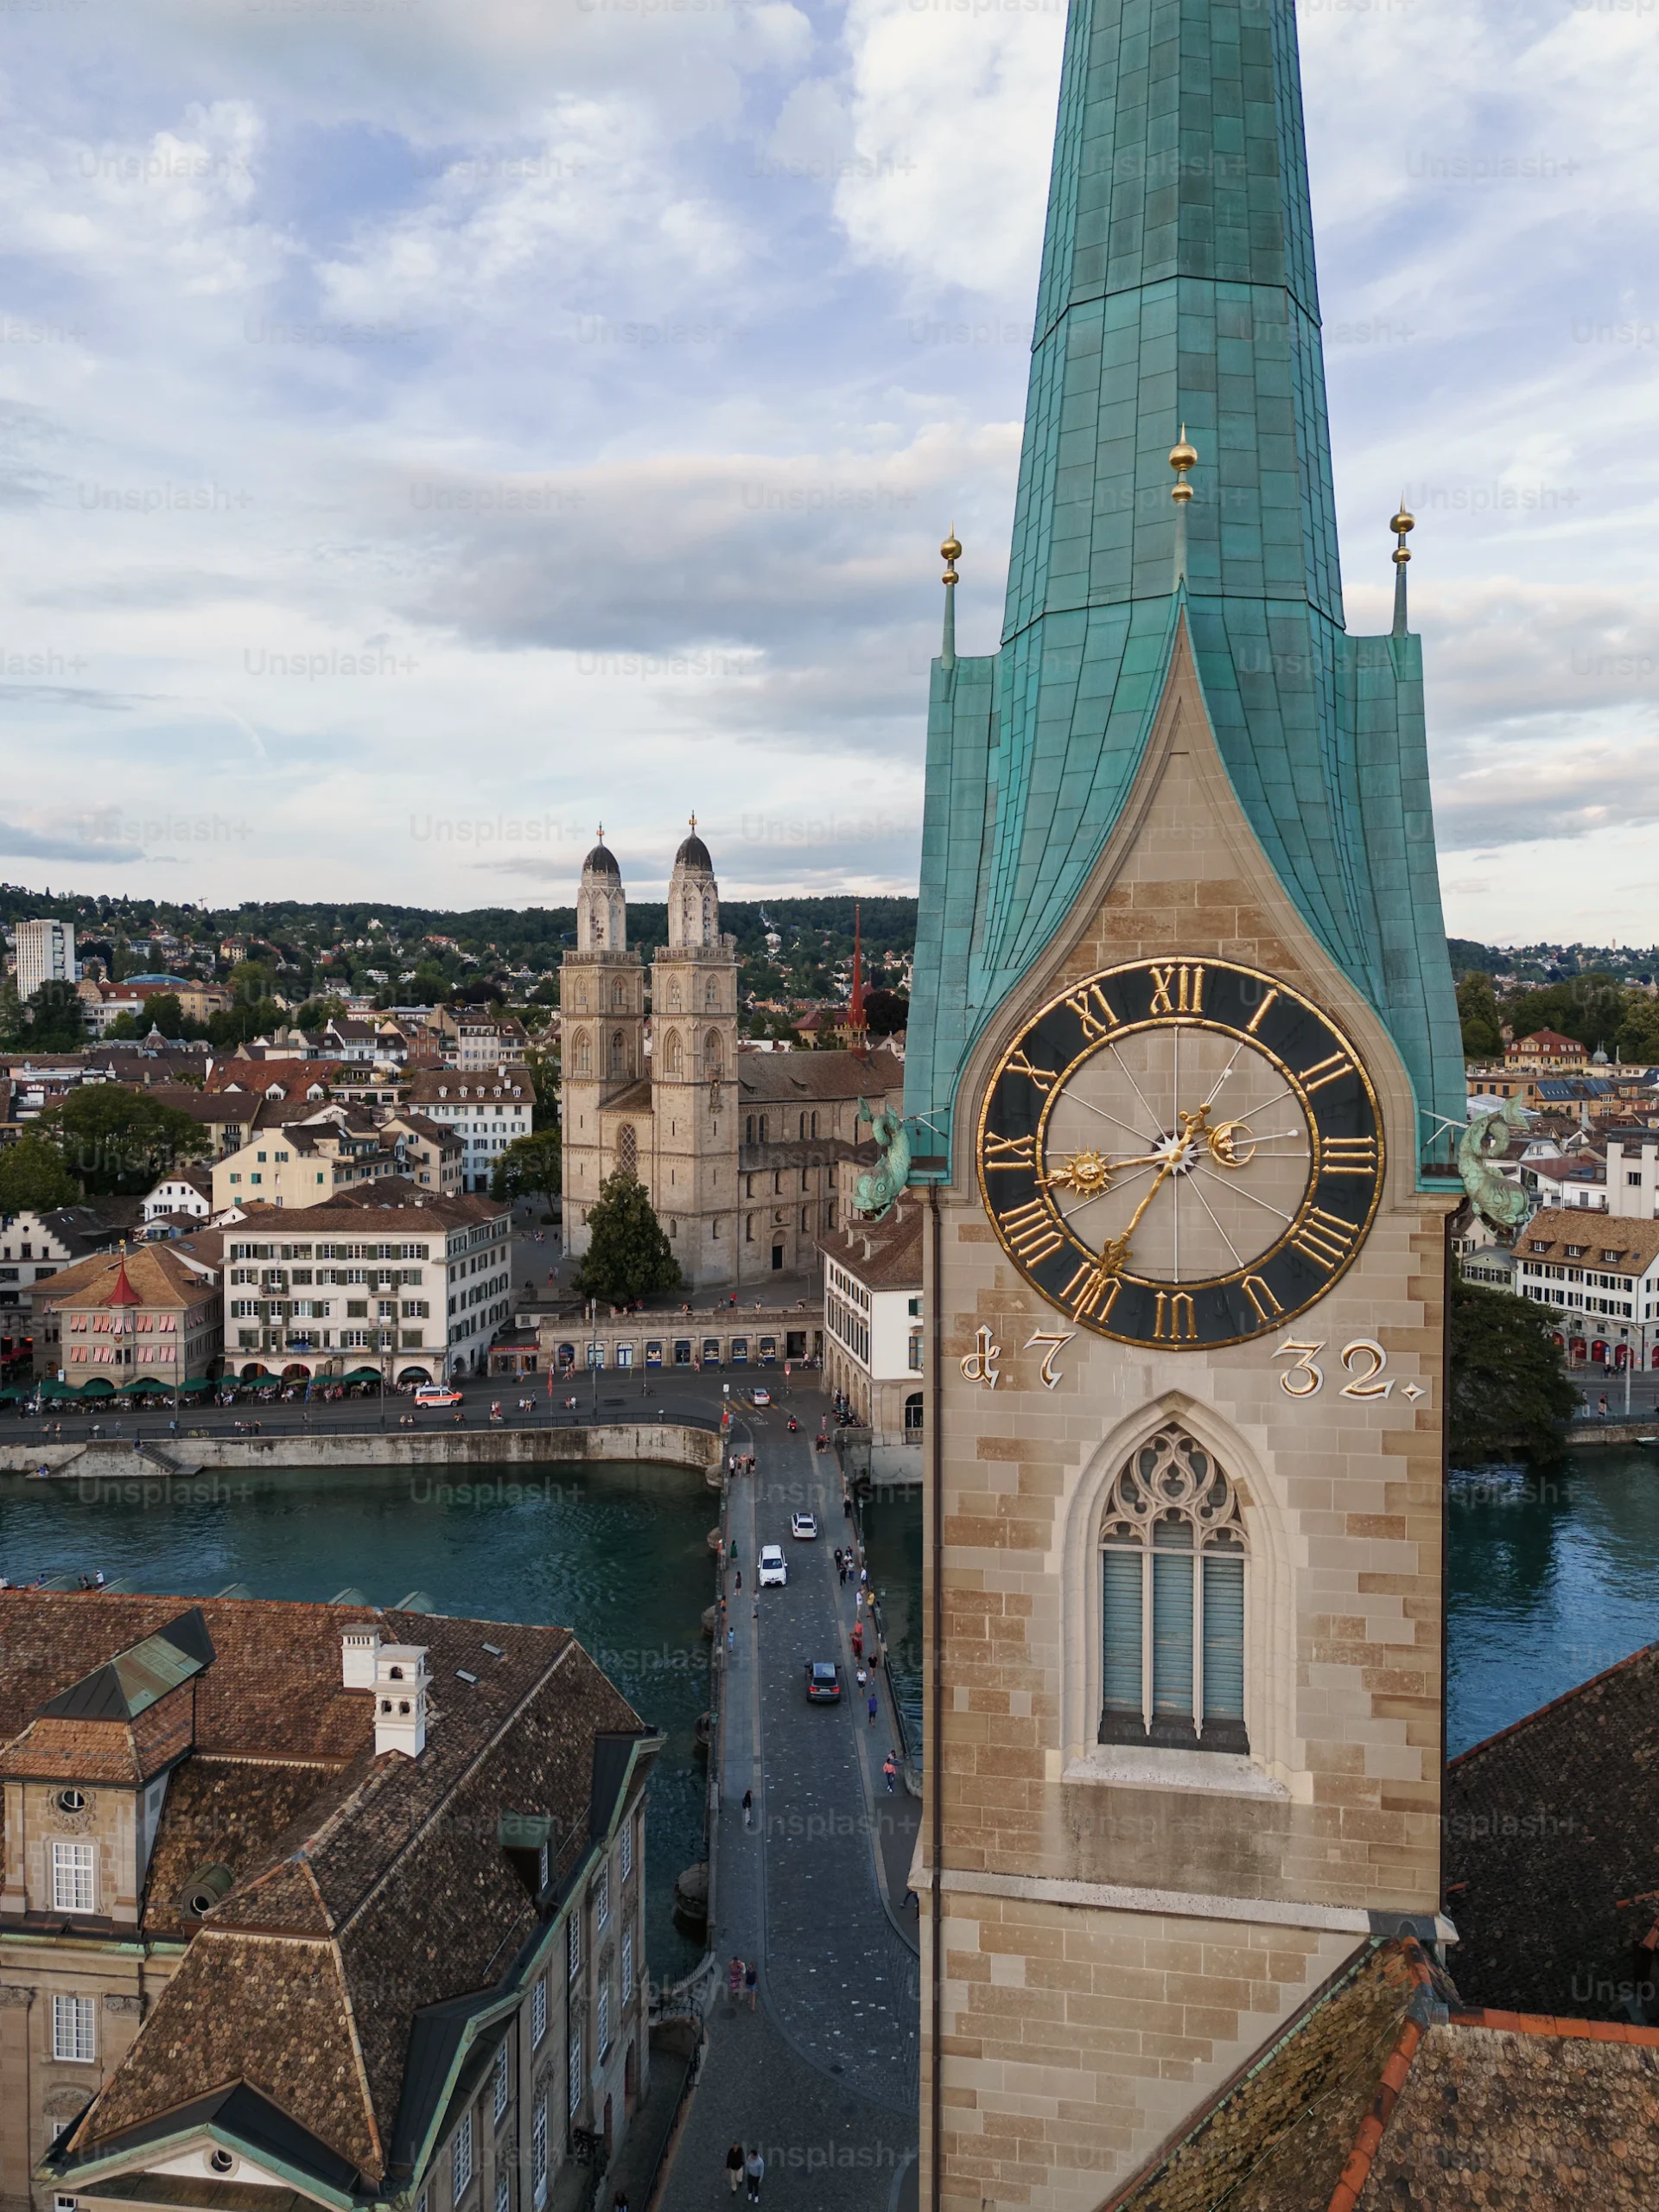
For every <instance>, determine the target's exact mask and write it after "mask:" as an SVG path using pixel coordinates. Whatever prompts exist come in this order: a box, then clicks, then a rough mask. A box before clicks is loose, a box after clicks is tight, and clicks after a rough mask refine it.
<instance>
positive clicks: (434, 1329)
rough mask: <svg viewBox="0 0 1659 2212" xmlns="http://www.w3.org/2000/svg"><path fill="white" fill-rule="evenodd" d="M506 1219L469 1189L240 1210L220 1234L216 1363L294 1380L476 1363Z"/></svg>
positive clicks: (508, 1305) (502, 1270)
mask: <svg viewBox="0 0 1659 2212" xmlns="http://www.w3.org/2000/svg"><path fill="white" fill-rule="evenodd" d="M511 1231H512V1224H511V1220H510V1217H509V1216H508V1215H507V1213H506V1211H505V1209H503V1208H501V1207H499V1206H497V1205H493V1203H492V1201H490V1200H489V1199H487V1198H426V1197H424V1196H418V1197H414V1198H410V1199H409V1200H408V1201H407V1202H405V1203H401V1204H398V1205H378V1204H375V1203H372V1201H366V1200H365V1203H363V1204H360V1205H319V1206H310V1207H308V1208H307V1209H306V1210H305V1211H304V1213H303V1215H302V1216H296V1217H286V1216H279V1215H278V1214H277V1211H276V1210H275V1209H274V1208H272V1209H271V1210H270V1211H269V1212H267V1211H266V1210H265V1209H264V1208H263V1207H261V1208H257V1209H254V1210H251V1211H249V1212H248V1214H247V1215H246V1216H245V1218H244V1219H243V1220H242V1221H240V1222H239V1223H238V1224H236V1225H235V1227H234V1228H233V1229H232V1232H231V1234H230V1236H229V1237H228V1238H227V1240H226V1255H225V1256H226V1268H225V1300H226V1305H225V1364H226V1368H227V1370H231V1371H232V1372H234V1373H236V1374H238V1375H242V1376H247V1375H249V1374H250V1373H253V1374H257V1373H259V1372H262V1371H263V1372H264V1373H265V1374H268V1375H272V1376H279V1377H281V1378H283V1380H287V1381H295V1382H304V1381H307V1380H308V1379H314V1380H327V1379H329V1378H331V1377H332V1378H334V1379H336V1380H337V1379H338V1378H339V1377H340V1376H345V1375H350V1374H353V1373H354V1372H359V1371H361V1370H364V1369H373V1370H376V1371H377V1372H378V1374H379V1375H380V1376H382V1378H383V1379H384V1380H385V1381H387V1382H391V1383H410V1382H415V1383H418V1382H429V1383H436V1382H441V1381H442V1380H443V1379H444V1378H445V1377H447V1376H452V1375H461V1374H470V1373H472V1372H474V1371H477V1372H480V1373H482V1372H485V1371H486V1370H487V1368H488V1365H489V1347H490V1339H491V1338H492V1337H493V1335H494V1334H495V1332H496V1330H497V1329H498V1328H499V1327H500V1326H501V1325H502V1323H503V1322H505V1321H506V1320H507V1319H509V1318H510V1317H511V1313H512V1236H511Z"/></svg>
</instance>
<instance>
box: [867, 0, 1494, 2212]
mask: <svg viewBox="0 0 1659 2212" xmlns="http://www.w3.org/2000/svg"><path fill="white" fill-rule="evenodd" d="M1379 120H1381V118H1379ZM1172 464H1173V479H1172ZM1172 491H1173V494H1174V496H1173V497H1172ZM1409 527H1410V518H1409V517H1408V516H1405V515H1401V516H1398V517H1396V518H1395V531H1396V536H1397V539H1398V543H1397V546H1396V558H1395V575H1396V579H1397V589H1396V597H1395V620H1394V624H1393V627H1392V630H1391V631H1390V632H1389V633H1388V634H1384V635H1382V636H1376V637H1370V638H1361V637H1356V636H1353V635H1351V634H1350V633H1349V632H1348V630H1347V628H1346V626H1345V623H1344V613H1343V605H1342V587H1341V580H1340V575H1339V570H1338V556H1337V540H1336V527H1335V518H1334V507H1333V498H1332V473H1331V458H1330V445H1329V438H1328V434H1327V428H1326V420H1325V379H1324V368H1323V361H1322V357H1321V350H1320V337H1319V301H1318V294H1317V288H1316V284H1315V278H1314V265H1313V232H1312V220H1311V213H1310V204H1309V194H1308V185H1307V175H1306V155H1305V147H1304V137H1303V125H1302V114H1301V104H1300V80H1299V65H1298V57H1297V50H1296V32H1295V13H1294V0H1071V16H1070V22H1069V26H1068V30H1067V37H1066V47H1065V67H1064V75H1063V79H1062V85H1061V92H1060V102H1059V118H1058V133H1057V139H1056V146H1055V156H1054V168H1053V175H1052V186H1051V191H1050V198H1049V207H1048V221H1047V231H1046V239H1045V245H1044V252H1043V265H1042V273H1041V280H1040V285H1039V296H1038V307H1037V315H1036V328H1035V337H1034V344H1033V362H1032V372H1031V385H1030V397H1029V401H1028V405H1027V417H1026V428H1025V442H1024V448H1023V451H1022V454H1021V460H1020V478H1019V489H1018V499H1017V507H1016V513H1015V521H1014V542H1013V547H1012V553H1011V559H1010V563H1009V572H1008V582H1007V604H1006V611H1005V614H1004V620H1003V627H1002V636H1001V645H1000V647H999V649H998V651H997V652H995V653H991V654H988V655H983V656H971V657H970V656H958V655H957V652H956V651H955V645H954V616H953V613H951V612H950V607H951V602H952V601H953V599H954V595H955V591H956V588H957V586H956V576H955V569H954V556H956V555H957V553H959V551H960V548H959V547H957V545H956V544H955V543H954V541H952V542H950V543H948V544H947V546H946V548H945V552H946V556H947V559H950V560H951V562H952V566H951V567H950V569H947V572H946V582H945V590H946V607H947V617H946V628H945V644H944V652H942V654H941V656H940V658H938V660H937V661H936V662H935V664H934V666H933V671H932V678H931V698H930V704H929V718H928V753H927V784H926V801H925V824H924V835H923V861H922V892H921V911H920V918H919V922H918V941H917V947H916V960H915V974H916V988H915V990H914V993H913V995H912V1008H911V1018H910V1028H909V1039H908V1052H907V1057H906V1091H905V1109H906V1118H907V1120H908V1122H909V1125H910V1128H911V1132H912V1143H913V1147H914V1152H915V1155H916V1157H915V1163H914V1167H913V1169H912V1184H915V1185H920V1186H921V1188H922V1191H923V1194H924V1202H925V1205H926V1206H927V1208H928V1213H929V1219H928V1222H927V1226H926V1234H925V1240H924V1243H925V1254H926V1277H925V1298H924V1307H925V1312H926V1313H927V1314H928V1315H929V1317H930V1321H931V1347H930V1357H931V1360H932V1363H933V1364H932V1371H931V1375H930V1377H929V1380H930V1385H931V1388H930V1392H929V1397H928V1414H927V1420H928V1428H927V1438H926V1444H925V1453H926V1458H927V1465H928V1474H927V1481H928V1491H927V1502H926V1514H927V1519H926V1546H925V1553H926V1573H927V1596H926V1605H925V1618H926V1622H927V1638H928V1650H927V1681H928V1690H927V1699H928V1702H927V1711H926V1726H927V1774H926V1799H925V1808H924V1815H923V1824H922V1841H921V1848H920V1852H919V1853H918V1866H917V1871H916V1876H915V1879H916V1884H917V1887H918V1891H919V1893H920V1895H921V1897H922V1913H921V1925H922V1942H923V1961H922V1964H923V1995H922V2014H923V2018H922V2032H923V2051H924V2061H923V2079H922V2115H921V2118H922V2126H921V2138H922V2158H923V2171H922V2201H923V2202H924V2203H931V2204H933V2205H935V2206H936V2207H950V2208H958V2209H959V2212H967V2208H970V2207H971V2208H972V2212H981V2209H982V2208H983V2207H985V2206H989V2205H997V2206H1001V2205H1010V2204H1014V2203H1019V2204H1025V2205H1030V2206H1040V2207H1048V2208H1055V2212H1061V2208H1064V2212H1094V2208H1097V2207H1100V2206H1102V2205H1106V2204H1111V2203H1114V2202H1117V2201H1119V2199H1120V2197H1122V2198H1123V2201H1125V2202H1130V2201H1132V2202H1134V2203H1135V2204H1136V2205H1140V2204H1141V2203H1143V2202H1145V2203H1147V2204H1151V2203H1154V2202H1156V2203H1165V2202H1170V2203H1173V2202H1187V2201H1188V2199H1187V2198H1186V2197H1185V2196H1180V2195H1179V2193H1177V2194H1173V2195H1168V2196H1166V2195H1165V2194H1164V2193H1163V2191H1162V2188H1161V2185H1160V2183H1154V2182H1152V2181H1149V2180H1148V2179H1147V2177H1148V2175H1149V2174H1150V2173H1151V2172H1152V2171H1153V2170H1154V2168H1156V2167H1157V2166H1158V2164H1159V2162H1160V2158H1162V2157H1164V2156H1165V2155H1166V2154H1170V2153H1172V2152H1173V2149H1174V2146H1179V2145H1181V2144H1182V2143H1183V2142H1184V2141H1187V2140H1189V2139H1191V2137H1192V2131H1193V2130H1194V2129H1196V2128H1201V2127H1203V2126H1206V2125H1208V2124H1209V2120H1210V2118H1211V2115H1212V2114H1213V2112H1214V2110H1215V2107H1216V2101H1217V2099H1218V2098H1220V2097H1221V2096H1222V2095H1223V2094H1224V2092H1225V2091H1226V2089H1227V2088H1228V2085H1229V2084H1230V2083H1232V2082H1235V2081H1236V2080H1238V2079H1243V2078H1247V2077H1249V2075H1250V2073H1251V2069H1253V2068H1254V2067H1255V2066H1256V2064H1257V2063H1258V2062H1259V2061H1261V2060H1262V2059H1263V2057H1264V2056H1265V2054H1267V2053H1268V2052H1270V2051H1271V2050H1273V2049H1274V2046H1275V2044H1277V2042H1278V2041H1279V2039H1280V2038H1281V2036H1283V2035H1284V2034H1285V2033H1286V2031H1287V2029H1288V2027H1289V2026H1290V2025H1291V2024H1293V2023H1294V2021H1295V2020H1296V2019H1297V2018H1299V2017H1300V2016H1301V2015H1302V2014H1303V2013H1304V2012H1306V2008H1307V2007H1308V2006H1309V2005H1312V2004H1313V2002H1314V2001H1315V2000H1316V1999H1318V1998H1319V1993H1320V1992H1321V1991H1322V1990H1325V1989H1327V1988H1328V1987H1330V1986H1332V1985H1333V1983H1334V1981H1336V1980H1338V1979H1339V1978H1340V1977H1341V1976H1343V1975H1344V1974H1346V1973H1348V1972H1350V1971H1351V1969H1352V1968H1353V1967H1354V1965H1355V1961H1357V1959H1358V1958H1359V1956H1360V1955H1362V1954H1363V1952H1364V1951H1365V1949H1366V1947H1367V1946H1369V1945H1370V1944H1371V1943H1372V1942H1374V1941H1375V1940H1376V1939H1377V1938H1378V1937H1395V1936H1402V1935H1408V1936H1415V1937H1417V1938H1418V1939H1419V1940H1420V1941H1421V1942H1425V1943H1427V1944H1429V1945H1431V1946H1432V1945H1435V1944H1437V1943H1440V1942H1445V1941H1446V1940H1448V1939H1449V1937H1450V1936H1452V1933H1453V1932H1454V1931H1453V1930H1452V1929H1451V1927H1450V1925H1449V1923H1446V1921H1445V1920H1444V1919H1443V1918H1442V1916H1441V1913H1440V1905H1441V1897H1440V1786H1441V1771H1442V1762H1443V1755H1444V1752H1443V1741H1442V1724H1443V1692H1442V1650H1443V1639H1444V1627H1445V1585H1444V1567H1443V1560H1442V1551H1441V1530H1442V1518H1441V1516H1442V1480H1443V1471H1444V1454H1443V1446H1442V1420H1443V1413H1444V1402H1445V1390H1446V1374H1445V1368H1444V1361H1443V1327H1444V1318H1445V1298H1446V1289H1445V1285H1446V1240H1445V1222H1446V1217H1447V1215H1448V1214H1449V1212H1450V1211H1451V1210H1452V1206H1453V1205H1454V1203H1455V1200H1456V1198H1457V1197H1458V1195H1459V1185H1458V1184H1457V1182H1456V1179H1455V1177H1453V1176H1449V1174H1448V1166H1449V1160H1448V1154H1447V1153H1446V1147H1445V1144H1444V1142H1443V1141H1442V1139H1443V1133H1444V1131H1445V1130H1446V1127H1447V1125H1448V1124H1450V1123H1453V1122H1455V1123H1461V1122H1462V1121H1463V1120H1464V1117H1465V1103H1464V1084H1463V1065H1462V1057H1461V1046H1460V1040H1459V1029H1458V1022H1457V1015H1456V1007H1455V1003H1454V997H1453V992H1452V979H1451V975H1450V972H1449V969H1448V965H1447V959H1446V943H1445V936H1444V929H1443V923H1442V917H1441V912H1440V893H1439V887H1438V883H1437V879H1436V868H1435V855H1434V846H1433V823H1432V818H1431V813H1430V804H1429V795H1428V776H1427V760H1426V753H1425V741H1424V725H1423V695H1422V669H1421V649H1420V645H1419V641H1418V640H1417V639H1416V638H1415V637H1414V636H1413V635H1412V634H1411V633H1410V632H1409V629H1408V624H1407V610H1406V594H1405V573H1406V571H1405V563H1406V560H1407V559H1408V557H1409V556H1408V554H1407V552H1406V549H1405V532H1406V531H1408V529H1409ZM1380 559H1381V550H1380V549H1379V563H1380ZM1311 2124H1312V2123H1310V2125H1311ZM1300 2125H1301V2120H1300V2118H1299V2117H1298V2115H1297V2113H1296V2112H1295V2111H1294V2110H1293V2109H1292V2108H1291V2107H1288V2106H1287V2107H1286V2111H1285V2114H1284V2126H1285V2127H1286V2128H1287V2129H1290V2128H1293V2127H1295V2126H1300ZM1137 2176H1139V2177H1141V2180H1140V2181H1139V2182H1137V2180H1136V2177H1137ZM1126 2190H1127V2191H1128V2196H1125V2195H1124V2192H1125V2191H1126ZM1142 2192H1144V2194H1143V2193H1142ZM1246 2194H1247V2195H1248V2194H1249V2193H1248V2191H1247V2192H1246ZM1270 2197H1271V2192H1269V2195H1268V2197H1262V2198H1260V2199H1258V2197H1257V2196H1253V2195H1252V2196H1249V2202H1251V2203H1255V2202H1258V2201H1261V2202H1268V2201H1270ZM1198 2201H1199V2200H1198V2198H1197V2197H1194V2198H1193V2199H1192V2202H1198ZM1203 2201H1205V2202H1209V2201H1211V2199H1210V2198H1208V2197H1205V2198H1204V2200H1203ZM1239 2201H1240V2202H1244V2201H1245V2198H1244V2197H1243V2196H1241V2197H1240V2199H1239ZM1285 2201H1288V2198H1287V2199H1286V2200H1285ZM1298 2201H1300V2199H1299V2200H1298ZM1320 2202H1324V2198H1323V2196H1321V2198H1320ZM1367 2202H1369V2199H1367Z"/></svg>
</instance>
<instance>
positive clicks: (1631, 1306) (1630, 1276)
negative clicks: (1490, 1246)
mask: <svg viewBox="0 0 1659 2212" xmlns="http://www.w3.org/2000/svg"><path fill="white" fill-rule="evenodd" d="M1515 1288H1516V1293H1517V1294H1518V1295H1519V1296H1520V1297H1522V1298H1527V1299H1530V1300H1532V1301H1533V1303H1534V1304H1535V1305H1536V1306H1548V1307H1549V1308H1550V1310H1551V1313H1552V1315H1553V1318H1554V1326H1555V1331H1556V1333H1557V1336H1558V1338H1559V1339H1560V1343H1561V1344H1562V1346H1563V1348H1564V1349H1565V1351H1567V1356H1568V1357H1569V1359H1573V1360H1585V1359H1588V1360H1592V1361H1597V1362H1602V1363H1605V1364H1606V1365H1607V1366H1609V1367H1611V1368H1622V1367H1624V1366H1625V1365H1626V1364H1627V1363H1634V1364H1635V1365H1636V1366H1637V1367H1638V1368H1648V1367H1652V1366H1654V1365H1655V1364H1656V1363H1659V1223H1656V1222H1654V1221H1652V1220H1647V1221H1638V1220H1636V1219H1633V1218H1630V1217H1625V1218H1619V1217H1603V1216H1595V1217H1592V1218H1590V1219H1587V1220H1586V1217H1585V1216H1584V1214H1583V1213H1582V1212H1580V1210H1579V1209H1578V1208H1577V1207H1575V1206H1561V1207H1550V1208H1548V1209H1546V1210H1545V1211H1541V1212H1540V1213H1537V1214H1535V1215H1534V1217H1533V1218H1532V1219H1531V1220H1530V1221H1529V1223H1528V1224H1527V1225H1526V1227H1525V1228H1524V1229H1523V1230H1522V1231H1521V1232H1520V1234H1519V1235H1518V1236H1516V1240H1515Z"/></svg>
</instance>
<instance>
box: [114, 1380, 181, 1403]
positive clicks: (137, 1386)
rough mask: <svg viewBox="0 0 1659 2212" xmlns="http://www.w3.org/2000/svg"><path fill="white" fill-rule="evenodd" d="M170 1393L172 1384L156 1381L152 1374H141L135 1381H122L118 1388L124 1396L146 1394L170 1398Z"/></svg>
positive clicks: (134, 1396) (143, 1395)
mask: <svg viewBox="0 0 1659 2212" xmlns="http://www.w3.org/2000/svg"><path fill="white" fill-rule="evenodd" d="M120 1395H121V1396H122V1397H124V1398H137V1397H146V1396H148V1397H157V1396H160V1397H164V1398H170V1397H171V1396H172V1395H173V1385H172V1384H171V1383H162V1382H160V1381H158V1380H157V1378H156V1376H153V1375H141V1376H139V1377H138V1379H137V1382H135V1383H123V1384H122V1385H121V1389H120Z"/></svg>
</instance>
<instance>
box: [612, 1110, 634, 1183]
mask: <svg viewBox="0 0 1659 2212" xmlns="http://www.w3.org/2000/svg"><path fill="white" fill-rule="evenodd" d="M616 1164H617V1166H619V1167H626V1170H627V1172H628V1173H629V1174H630V1175H637V1174H638V1173H639V1138H638V1137H637V1136H636V1135H635V1134H634V1128H633V1123H632V1122H623V1124H622V1126H621V1128H620V1129H619V1130H618V1131H617V1133H616Z"/></svg>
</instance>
